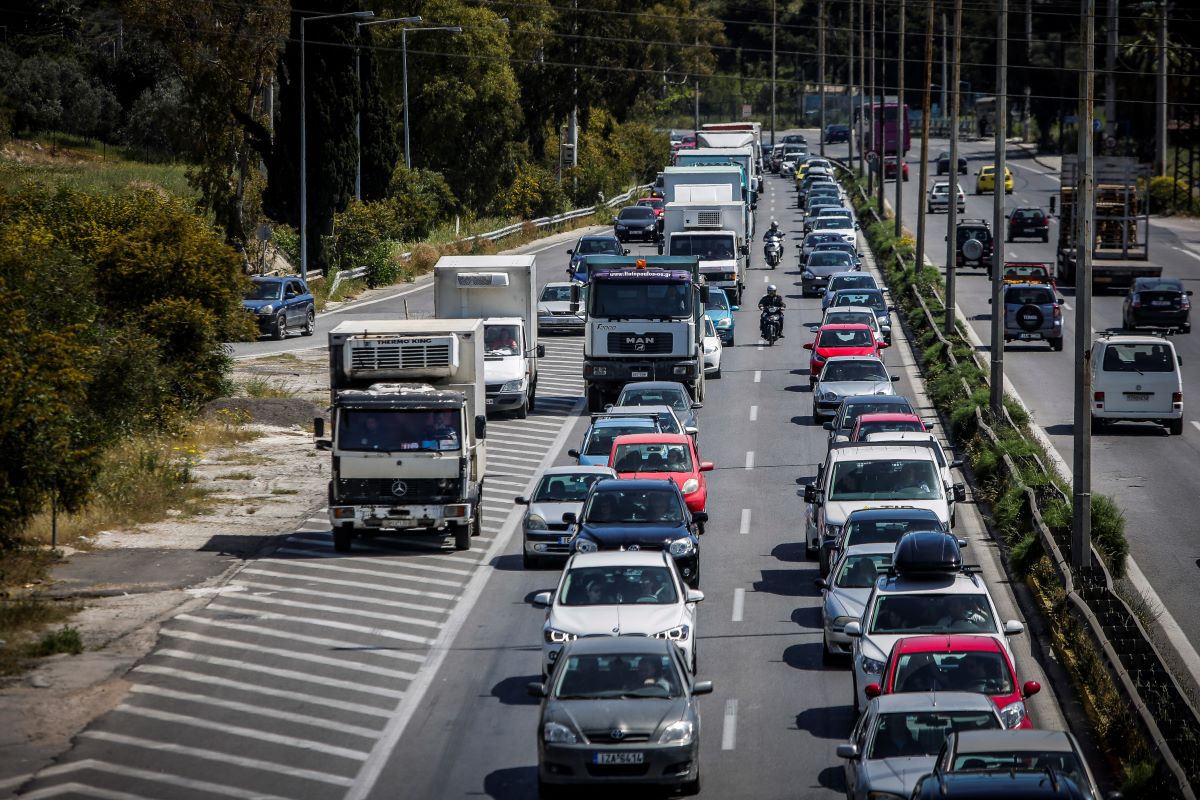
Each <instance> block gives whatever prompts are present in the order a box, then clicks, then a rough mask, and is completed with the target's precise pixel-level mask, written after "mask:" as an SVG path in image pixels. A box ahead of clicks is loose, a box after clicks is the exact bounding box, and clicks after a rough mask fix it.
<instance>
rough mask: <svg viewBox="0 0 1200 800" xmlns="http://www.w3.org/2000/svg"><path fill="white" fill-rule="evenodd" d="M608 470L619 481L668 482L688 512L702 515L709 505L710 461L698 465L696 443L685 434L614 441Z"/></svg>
mask: <svg viewBox="0 0 1200 800" xmlns="http://www.w3.org/2000/svg"><path fill="white" fill-rule="evenodd" d="M608 466H610V467H612V468H613V469H614V470H616V471H617V477H619V478H670V479H671V480H673V481H675V483H677V484H679V490H680V491H681V492H683V499H684V500H685V501H686V502H687V507H688V511H691V512H692V513H695V512H697V511H703V510H704V507H705V505H706V504H707V503H708V483H707V482H706V481H705V479H704V475H703V474H702V473H705V472H711V471H712V468H713V464H712V462H711V461H701V460H700V455H699V453H697V452H696V442H695V441H694V440H693V439H692V437H691V436H688V435H687V434H686V433H632V434H626V435H625V436H618V437H617V438H616V439H613V445H612V453H610V454H609V456H608Z"/></svg>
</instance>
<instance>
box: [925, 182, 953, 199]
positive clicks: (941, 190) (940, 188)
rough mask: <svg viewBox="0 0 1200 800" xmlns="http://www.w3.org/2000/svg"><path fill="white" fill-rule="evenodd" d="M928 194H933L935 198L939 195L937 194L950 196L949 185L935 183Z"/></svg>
mask: <svg viewBox="0 0 1200 800" xmlns="http://www.w3.org/2000/svg"><path fill="white" fill-rule="evenodd" d="M930 194H933V195H935V196H936V195H939V194H950V184H948V183H935V184H934V185H933V189H932V190H931V191H930Z"/></svg>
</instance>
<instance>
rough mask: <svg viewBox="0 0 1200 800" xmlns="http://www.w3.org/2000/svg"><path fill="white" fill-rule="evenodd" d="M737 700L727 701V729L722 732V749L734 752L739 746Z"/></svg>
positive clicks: (730, 699)
mask: <svg viewBox="0 0 1200 800" xmlns="http://www.w3.org/2000/svg"><path fill="white" fill-rule="evenodd" d="M737 706H738V703H737V698H734V697H731V698H729V699H728V700H726V701H725V727H724V728H723V729H722V731H721V749H722V750H732V749H733V747H734V745H735V744H737Z"/></svg>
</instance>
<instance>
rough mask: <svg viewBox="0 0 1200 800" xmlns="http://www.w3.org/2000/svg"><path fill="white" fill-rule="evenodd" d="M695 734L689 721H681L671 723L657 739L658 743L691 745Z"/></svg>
mask: <svg viewBox="0 0 1200 800" xmlns="http://www.w3.org/2000/svg"><path fill="white" fill-rule="evenodd" d="M695 734H696V728H695V726H694V725H693V724H692V723H691V722H690V721H689V720H686V719H681V720H679V722H673V723H671V724H670V725H668V726H667V729H666V730H664V731H663V732H662V736H660V737H658V743H659V744H691V741H692V737H693V736H694V735H695Z"/></svg>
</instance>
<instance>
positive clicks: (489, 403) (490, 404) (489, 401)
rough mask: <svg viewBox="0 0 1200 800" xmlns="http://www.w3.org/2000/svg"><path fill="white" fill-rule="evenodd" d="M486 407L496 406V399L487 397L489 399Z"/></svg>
mask: <svg viewBox="0 0 1200 800" xmlns="http://www.w3.org/2000/svg"><path fill="white" fill-rule="evenodd" d="M487 405H489V406H494V405H496V399H495V398H493V397H489V398H488V399H487Z"/></svg>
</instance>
